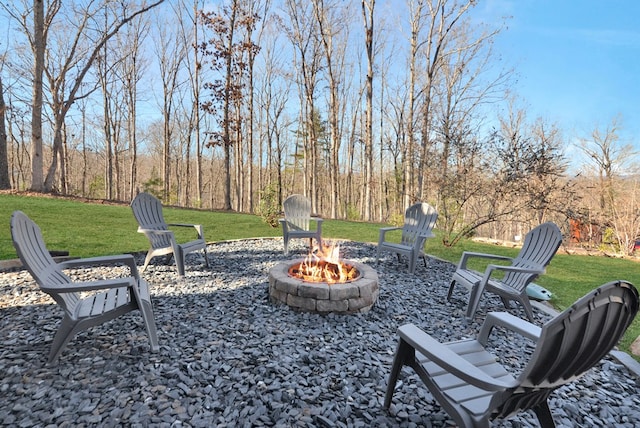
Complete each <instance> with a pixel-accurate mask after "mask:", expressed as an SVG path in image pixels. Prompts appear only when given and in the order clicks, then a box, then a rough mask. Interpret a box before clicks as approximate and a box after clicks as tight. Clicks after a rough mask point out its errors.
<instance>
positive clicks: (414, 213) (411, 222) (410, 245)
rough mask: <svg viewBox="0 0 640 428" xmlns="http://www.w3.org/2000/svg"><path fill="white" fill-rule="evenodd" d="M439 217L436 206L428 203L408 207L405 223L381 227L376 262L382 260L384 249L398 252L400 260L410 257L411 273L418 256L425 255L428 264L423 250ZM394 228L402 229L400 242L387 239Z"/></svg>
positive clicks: (414, 268) (413, 270)
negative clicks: (397, 225)
mask: <svg viewBox="0 0 640 428" xmlns="http://www.w3.org/2000/svg"><path fill="white" fill-rule="evenodd" d="M437 219H438V213H437V212H436V210H435V208H433V207H432V206H431V205H429V204H427V203H424V202H422V203H417V204H414V205H412V206H410V207H409V208H407V210H406V211H405V213H404V225H403V226H402V227H383V228H381V229H380V236H379V238H378V251H377V255H376V262H378V261H379V260H380V254H381V253H382V252H383V251H388V252H392V253H396V254H397V255H398V261H400V260H401V256H406V257H407V258H408V259H409V272H410V273H414V272H415V270H416V264H417V262H418V257H420V256H422V257H423V260H424V262H425V266H426V265H427V261H426V259H424V251H423V250H424V243H425V242H426V240H427V239H428V238H432V237H433V236H434V234H433V228H434V227H435V225H436V220H437ZM393 230H402V236H401V238H400V242H393V241H389V240H387V239H388V238H387V233H389V232H391V231H393Z"/></svg>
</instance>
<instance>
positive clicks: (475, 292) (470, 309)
mask: <svg viewBox="0 0 640 428" xmlns="http://www.w3.org/2000/svg"><path fill="white" fill-rule="evenodd" d="M483 292H484V286H481V285H480V283H478V282H476V283H475V284H473V286H472V287H471V294H470V295H469V303H468V304H467V313H466V319H467V321H471V320H472V319H473V316H474V315H475V313H476V312H477V310H478V306H480V298H481V297H482V293H483Z"/></svg>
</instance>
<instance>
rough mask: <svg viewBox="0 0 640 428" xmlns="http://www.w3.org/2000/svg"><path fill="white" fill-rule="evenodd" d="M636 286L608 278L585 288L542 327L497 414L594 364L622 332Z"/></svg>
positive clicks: (528, 403)
mask: <svg viewBox="0 0 640 428" xmlns="http://www.w3.org/2000/svg"><path fill="white" fill-rule="evenodd" d="M639 305H640V303H639V298H638V291H637V290H636V288H635V287H634V286H633V285H632V284H630V283H629V282H626V281H613V282H609V283H607V284H605V285H602V286H601V287H598V288H597V289H595V290H593V291H592V292H591V293H589V294H587V295H586V296H584V297H583V298H581V299H580V300H578V301H577V302H576V303H574V304H573V305H572V306H571V307H570V308H568V309H567V310H565V311H564V312H563V313H562V314H560V315H558V316H557V317H555V318H554V319H552V320H551V321H549V322H548V323H546V324H545V325H544V326H543V327H542V331H541V334H540V338H539V339H538V341H537V345H536V349H535V351H534V353H533V355H532V357H531V360H530V361H529V363H528V365H527V367H525V369H524V370H523V372H522V373H521V374H520V376H519V380H520V382H521V383H520V386H519V387H518V388H516V390H515V391H509V395H511V397H510V398H508V399H507V400H506V401H505V403H504V404H503V405H502V406H501V407H500V409H499V411H498V413H497V414H498V415H499V416H508V415H510V414H512V413H514V412H517V411H519V410H526V409H530V408H532V407H534V406H535V404H537V403H539V402H541V401H542V400H543V399H546V398H547V397H548V396H549V394H550V393H551V392H552V391H553V390H554V389H556V388H558V387H559V386H562V385H564V384H566V383H569V382H571V381H573V380H575V379H577V378H579V377H580V376H582V375H583V374H584V373H585V372H586V371H587V370H589V369H590V368H591V367H593V366H594V365H595V364H597V363H598V362H599V361H600V360H601V359H602V358H604V357H605V355H606V354H607V353H608V352H609V351H610V350H611V349H612V348H613V347H614V346H615V345H616V344H617V343H618V341H619V340H620V339H621V338H622V335H623V334H624V332H625V330H626V329H627V327H628V326H629V325H630V324H631V322H632V321H633V319H634V317H635V316H636V314H637V313H638V307H639Z"/></svg>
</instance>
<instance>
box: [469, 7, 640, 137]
mask: <svg viewBox="0 0 640 428" xmlns="http://www.w3.org/2000/svg"><path fill="white" fill-rule="evenodd" d="M479 8H480V9H481V15H483V16H484V17H486V18H487V19H490V18H491V16H493V17H494V18H495V17H499V16H511V17H512V18H510V19H508V20H507V25H508V29H506V30H505V31H504V32H503V33H502V34H501V35H500V36H499V39H498V41H497V45H496V48H497V50H499V51H500V52H501V53H502V55H503V59H504V60H505V61H506V62H507V63H509V64H513V66H514V68H515V71H516V73H517V82H516V84H515V88H514V89H515V91H516V92H517V93H518V94H519V95H520V97H521V98H522V103H523V105H524V107H526V109H527V111H528V112H529V113H528V116H529V118H530V119H534V118H536V117H542V118H545V119H548V120H549V121H551V122H556V123H558V125H559V126H560V128H561V129H563V130H564V135H565V137H567V138H569V139H572V138H579V137H588V136H589V135H590V133H591V131H593V129H594V128H595V127H598V128H600V129H602V130H604V129H605V128H606V127H607V126H608V125H610V124H611V121H612V119H614V118H615V117H616V116H619V118H620V119H619V125H620V128H621V131H620V139H621V142H622V143H630V144H634V145H635V146H636V147H638V148H640V24H639V21H638V20H639V19H640V2H637V1H634V0H629V1H626V0H625V1H622V0H609V1H593V0H489V1H485V2H484V4H483V3H482V2H481V3H480V5H479ZM479 12H480V11H479Z"/></svg>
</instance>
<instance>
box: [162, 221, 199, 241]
mask: <svg viewBox="0 0 640 428" xmlns="http://www.w3.org/2000/svg"><path fill="white" fill-rule="evenodd" d="M167 226H176V227H193V228H195V229H196V231H197V232H198V238H200V239H204V233H203V228H202V225H201V224H191V223H168V224H167Z"/></svg>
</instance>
